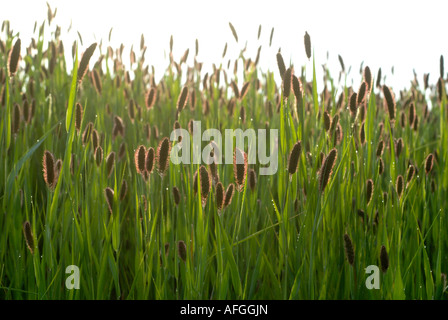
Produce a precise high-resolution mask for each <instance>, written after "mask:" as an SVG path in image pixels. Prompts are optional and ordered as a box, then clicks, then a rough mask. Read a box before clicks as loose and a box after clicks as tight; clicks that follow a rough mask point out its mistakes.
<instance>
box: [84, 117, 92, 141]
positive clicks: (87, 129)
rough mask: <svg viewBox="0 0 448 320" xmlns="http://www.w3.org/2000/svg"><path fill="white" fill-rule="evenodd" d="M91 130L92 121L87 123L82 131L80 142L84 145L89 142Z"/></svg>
mask: <svg viewBox="0 0 448 320" xmlns="http://www.w3.org/2000/svg"><path fill="white" fill-rule="evenodd" d="M92 131H93V122H89V123H87V125H86V127H85V129H84V132H83V133H82V144H83V145H86V144H87V143H88V142H89V139H90V135H91V133H92Z"/></svg>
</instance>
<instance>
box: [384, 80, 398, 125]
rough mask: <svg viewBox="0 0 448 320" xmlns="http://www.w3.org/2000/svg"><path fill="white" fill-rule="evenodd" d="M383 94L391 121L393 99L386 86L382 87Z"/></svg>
mask: <svg viewBox="0 0 448 320" xmlns="http://www.w3.org/2000/svg"><path fill="white" fill-rule="evenodd" d="M383 94H384V102H385V104H386V107H387V111H388V112H389V118H390V119H391V120H394V119H395V98H394V96H393V93H392V91H391V90H390V89H389V87H388V86H385V85H384V86H383Z"/></svg>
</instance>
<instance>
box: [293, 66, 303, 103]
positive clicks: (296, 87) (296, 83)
mask: <svg viewBox="0 0 448 320" xmlns="http://www.w3.org/2000/svg"><path fill="white" fill-rule="evenodd" d="M292 91H293V92H294V96H295V97H296V100H297V102H300V101H302V100H303V88H302V82H301V81H300V79H299V78H298V77H297V76H296V75H294V74H293V75H292ZM297 107H299V104H298V103H297Z"/></svg>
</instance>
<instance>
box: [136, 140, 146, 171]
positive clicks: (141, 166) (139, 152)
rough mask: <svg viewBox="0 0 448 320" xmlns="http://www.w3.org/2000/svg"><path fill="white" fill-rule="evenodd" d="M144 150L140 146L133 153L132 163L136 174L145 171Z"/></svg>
mask: <svg viewBox="0 0 448 320" xmlns="http://www.w3.org/2000/svg"><path fill="white" fill-rule="evenodd" d="M145 158H146V148H145V146H143V145H140V146H139V147H138V148H137V149H136V150H135V152H134V162H135V168H136V169H137V172H138V173H140V174H143V172H144V171H145Z"/></svg>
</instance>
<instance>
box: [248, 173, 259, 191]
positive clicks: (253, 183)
mask: <svg viewBox="0 0 448 320" xmlns="http://www.w3.org/2000/svg"><path fill="white" fill-rule="evenodd" d="M256 184H257V174H256V173H255V170H254V169H250V170H249V187H250V190H251V191H252V192H253V191H254V190H255V186H256Z"/></svg>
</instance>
